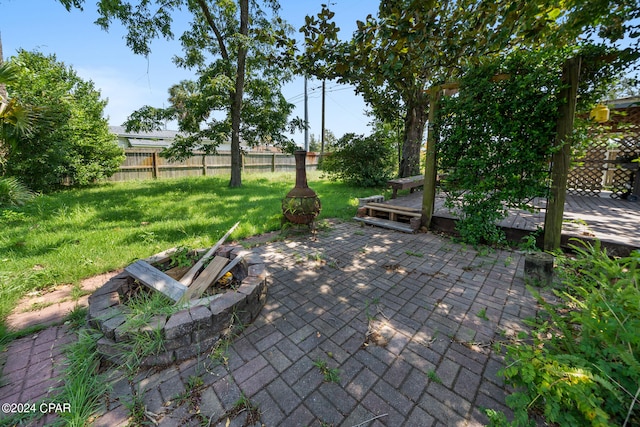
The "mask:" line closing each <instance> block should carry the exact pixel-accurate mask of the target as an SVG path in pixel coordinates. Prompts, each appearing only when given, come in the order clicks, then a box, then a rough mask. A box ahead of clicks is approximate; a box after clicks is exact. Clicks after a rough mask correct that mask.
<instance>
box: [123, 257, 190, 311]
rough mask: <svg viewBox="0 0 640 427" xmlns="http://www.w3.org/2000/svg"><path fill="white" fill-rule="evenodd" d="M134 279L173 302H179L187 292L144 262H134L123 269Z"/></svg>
mask: <svg viewBox="0 0 640 427" xmlns="http://www.w3.org/2000/svg"><path fill="white" fill-rule="evenodd" d="M124 270H125V271H126V272H127V273H129V274H130V275H131V277H133V278H134V279H136V280H138V281H139V282H140V283H142V284H143V285H145V286H148V287H150V288H151V289H155V290H156V291H158V292H162V293H163V294H164V295H166V296H168V297H169V298H171V299H172V300H173V301H179V300H180V298H182V296H183V295H184V294H185V292H186V291H187V287H186V286H185V285H183V284H182V283H180V282H178V281H177V280H174V279H172V278H171V277H169V276H167V275H166V274H164V273H163V272H162V271H160V270H158V269H157V268H154V267H153V266H152V265H150V264H148V263H146V262H145V261H142V260H140V261H136V262H134V263H133V264H131V265H129V266H127V267H125V269H124Z"/></svg>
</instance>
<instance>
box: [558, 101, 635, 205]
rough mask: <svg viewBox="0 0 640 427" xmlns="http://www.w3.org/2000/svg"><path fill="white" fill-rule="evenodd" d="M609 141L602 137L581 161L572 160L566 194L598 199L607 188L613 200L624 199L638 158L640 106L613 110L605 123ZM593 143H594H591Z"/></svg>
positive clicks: (628, 191)
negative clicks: (596, 197) (632, 160)
mask: <svg viewBox="0 0 640 427" xmlns="http://www.w3.org/2000/svg"><path fill="white" fill-rule="evenodd" d="M606 125H607V126H608V127H610V128H611V130H610V131H609V135H610V137H609V138H601V139H600V142H598V143H597V145H595V146H592V147H591V148H590V149H589V151H587V153H585V155H584V157H583V158H580V159H575V161H574V166H573V167H572V168H571V170H570V171H569V176H568V179H567V192H568V193H570V194H577V195H582V196H598V195H599V194H600V192H601V191H602V189H603V187H605V186H606V187H608V188H609V189H610V190H611V191H612V193H611V197H613V198H626V197H627V196H628V195H629V194H630V192H631V188H632V185H633V180H634V177H635V173H637V169H638V163H633V162H631V161H630V160H631V159H633V158H638V156H640V107H628V108H620V109H617V110H614V111H612V114H611V119H610V121H609V122H607V124H606ZM594 143H595V141H594Z"/></svg>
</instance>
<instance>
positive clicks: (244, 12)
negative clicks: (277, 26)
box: [229, 0, 249, 188]
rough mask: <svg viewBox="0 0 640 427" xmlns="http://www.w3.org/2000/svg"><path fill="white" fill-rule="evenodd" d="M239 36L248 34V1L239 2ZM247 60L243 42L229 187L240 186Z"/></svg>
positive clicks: (235, 95)
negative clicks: (242, 114)
mask: <svg viewBox="0 0 640 427" xmlns="http://www.w3.org/2000/svg"><path fill="white" fill-rule="evenodd" d="M240 34H241V35H242V36H247V35H248V34H249V0H240ZM246 59H247V47H246V45H245V44H244V41H241V42H240V48H239V49H238V67H237V70H236V84H235V91H234V93H233V96H232V99H231V180H230V181H229V187H231V188H236V187H240V186H242V153H241V152H240V116H241V112H242V97H243V96H244V73H245V64H246Z"/></svg>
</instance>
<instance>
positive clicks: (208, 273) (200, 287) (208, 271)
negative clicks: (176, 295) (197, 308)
mask: <svg viewBox="0 0 640 427" xmlns="http://www.w3.org/2000/svg"><path fill="white" fill-rule="evenodd" d="M228 263H229V258H225V257H221V256H216V257H213V259H212V260H211V262H210V263H209V265H207V267H206V268H205V269H204V270H202V273H200V275H199V276H198V277H197V278H196V279H195V280H194V281H193V283H192V284H191V285H190V286H189V287H188V289H187V291H186V292H185V293H184V295H183V296H182V298H181V299H180V301H179V302H181V303H182V302H187V301H189V300H191V299H193V298H200V296H201V295H202V294H203V293H204V291H206V290H207V288H208V287H209V286H211V284H212V283H214V282H215V280H216V277H217V276H218V274H219V273H220V271H221V270H222V269H223V268H224V267H225V266H226V265H227V264H228Z"/></svg>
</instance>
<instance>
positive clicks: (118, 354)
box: [88, 246, 267, 366]
mask: <svg viewBox="0 0 640 427" xmlns="http://www.w3.org/2000/svg"><path fill="white" fill-rule="evenodd" d="M241 252H243V248H242V247H238V246H225V247H222V248H220V249H219V250H218V251H217V252H216V255H218V256H224V257H227V258H229V259H234V258H235V257H236V256H238V255H239V254H240V253H241ZM232 273H233V274H234V277H236V278H237V279H239V280H241V284H240V286H239V287H238V288H237V289H236V290H229V291H227V292H225V293H222V294H216V295H213V296H209V297H205V298H199V299H194V300H191V301H190V302H189V304H188V306H187V307H185V308H183V309H181V310H180V311H178V312H176V313H174V314H172V315H171V316H168V317H167V316H160V315H158V316H155V317H153V318H152V320H151V321H150V322H149V324H148V325H145V326H143V327H141V328H140V329H138V330H137V331H134V332H132V331H131V330H130V328H128V327H127V326H126V325H125V321H126V319H127V314H128V312H129V311H130V310H129V308H128V307H127V306H126V305H125V304H123V303H122V297H123V295H125V294H126V293H127V292H128V291H129V289H130V286H131V285H132V284H133V279H132V278H131V277H130V276H129V275H128V274H127V273H126V272H122V273H120V274H118V275H117V276H114V277H113V278H111V279H110V280H109V281H108V282H106V283H105V284H104V285H103V286H102V287H101V288H99V289H97V290H96V291H95V292H94V293H93V294H92V295H91V296H90V297H89V315H88V317H89V324H90V325H91V326H92V327H94V328H96V329H97V330H99V331H101V332H102V334H103V337H102V338H100V340H99V341H98V344H97V345H98V352H99V353H100V354H101V355H102V356H104V357H105V358H106V359H107V360H110V361H112V362H114V363H118V364H120V363H122V362H123V354H126V353H127V351H131V348H132V344H131V335H132V333H137V332H139V333H147V334H156V333H160V334H162V339H163V341H164V346H163V350H162V351H161V352H160V353H158V354H153V355H150V356H147V357H146V358H144V359H143V360H142V362H141V366H159V365H169V364H172V363H174V362H180V361H183V360H186V359H190V358H192V357H195V356H196V355H198V354H202V353H204V352H207V351H209V350H211V349H212V348H213V347H214V345H215V344H216V342H217V341H218V340H219V339H220V338H221V337H222V336H224V335H225V334H226V333H228V332H229V330H230V329H231V328H233V327H234V326H236V327H237V326H240V325H245V324H247V323H250V322H251V321H252V320H253V319H254V318H255V317H256V316H257V315H258V313H259V312H260V310H261V309H262V307H263V306H264V304H265V302H266V297H267V280H266V278H267V272H266V267H265V265H264V263H263V262H262V259H261V258H260V257H259V256H258V255H256V254H253V253H248V254H246V255H245V257H244V260H243V261H242V262H240V263H238V265H237V266H236V267H234V269H233V270H232Z"/></svg>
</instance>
